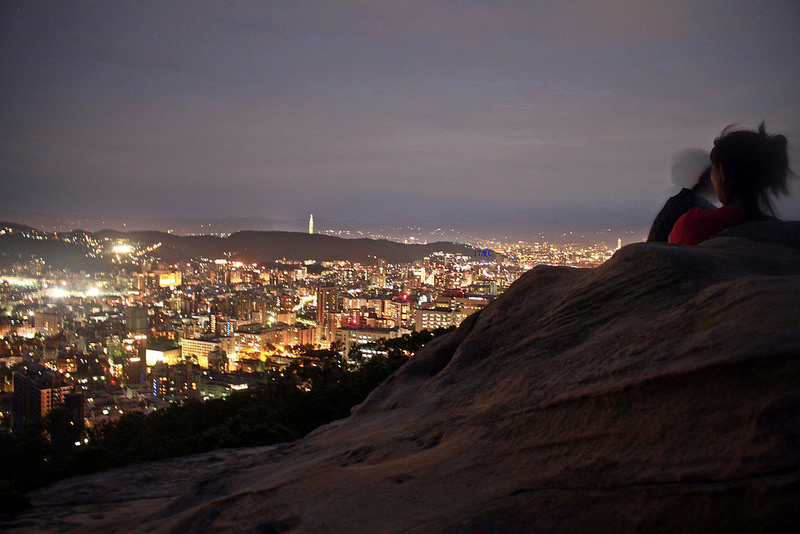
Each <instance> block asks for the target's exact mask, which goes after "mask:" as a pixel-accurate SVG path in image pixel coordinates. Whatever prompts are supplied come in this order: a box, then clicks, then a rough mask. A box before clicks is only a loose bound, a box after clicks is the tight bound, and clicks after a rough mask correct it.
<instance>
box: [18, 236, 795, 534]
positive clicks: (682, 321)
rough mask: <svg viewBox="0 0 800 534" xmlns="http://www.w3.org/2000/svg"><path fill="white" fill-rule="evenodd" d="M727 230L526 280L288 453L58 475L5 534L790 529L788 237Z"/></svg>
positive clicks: (791, 260) (636, 248)
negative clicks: (16, 533)
mask: <svg viewBox="0 0 800 534" xmlns="http://www.w3.org/2000/svg"><path fill="white" fill-rule="evenodd" d="M728 234H729V235H727V236H720V237H718V238H715V239H713V240H710V241H708V242H707V243H705V244H703V245H701V246H697V247H682V246H673V245H663V244H636V245H631V246H628V247H625V248H623V249H622V250H621V251H619V252H618V253H617V254H616V255H615V256H614V258H612V259H611V260H609V261H608V262H606V263H605V264H604V265H603V266H601V267H598V268H597V269H593V270H576V269H568V268H552V267H539V268H536V269H534V270H532V271H530V272H529V273H527V274H526V275H525V276H523V277H522V278H521V279H520V280H518V281H517V282H516V283H515V284H514V285H513V286H512V287H511V288H510V289H509V290H508V291H507V292H506V293H505V294H503V295H502V296H501V297H500V298H498V299H497V300H496V301H494V302H493V303H492V304H490V305H489V307H487V308H486V309H485V310H484V311H482V312H481V313H480V314H477V315H474V316H472V317H471V318H470V319H468V320H467V321H465V322H464V324H462V326H461V327H460V328H459V329H457V330H456V331H454V332H453V333H451V334H449V335H447V336H443V337H441V338H438V339H436V340H435V341H433V342H431V343H430V344H428V345H427V346H426V347H425V348H424V349H422V350H421V351H420V352H419V353H418V354H417V355H416V356H415V357H414V359H412V361H410V362H409V363H408V364H406V365H405V366H404V367H403V368H401V369H400V370H399V371H398V372H397V373H396V374H395V375H393V376H392V377H391V378H390V379H389V380H387V381H386V382H385V383H384V384H383V385H382V386H381V387H379V388H378V389H377V390H375V391H374V392H373V393H372V394H371V395H370V397H369V398H368V399H367V400H366V401H365V402H364V403H363V404H362V405H361V406H360V407H358V408H357V409H356V410H355V411H354V414H353V415H352V416H351V417H349V418H347V419H344V420H341V421H338V422H335V423H333V424H330V425H328V426H326V427H323V428H321V429H319V430H317V431H316V432H314V433H312V434H311V435H310V436H308V437H307V438H305V439H303V440H301V441H298V442H295V443H293V444H289V445H286V446H281V447H273V448H261V449H253V450H249V451H244V450H237V451H230V452H228V453H225V452H220V451H218V452H216V453H213V454H207V455H200V456H195V457H191V458H186V459H181V460H176V461H173V462H164V463H161V464H147V465H143V466H133V467H130V468H126V469H123V470H118V471H111V472H107V473H100V474H97V475H93V476H89V477H82V478H76V479H72V480H67V481H63V482H61V483H59V484H56V485H54V486H51V487H49V488H44V489H42V490H39V491H37V492H35V493H33V494H32V495H31V498H32V500H33V502H34V503H35V506H34V508H33V509H31V510H30V511H28V512H26V513H25V514H23V515H22V516H21V517H19V518H16V519H15V520H13V521H11V522H7V523H6V524H5V525H3V526H5V527H7V528H18V529H37V528H38V529H41V530H50V531H58V530H59V529H62V530H63V531H70V530H78V529H91V530H94V531H103V532H132V531H135V532H187V531H203V532H283V531H292V532H323V531H324V532H426V533H427V532H520V531H531V532H581V531H598V530H602V531H607V530H613V531H636V530H640V531H647V532H650V531H656V532H658V531H670V532H684V531H715V532H730V531H770V530H772V531H774V530H776V529H784V528H786V529H790V528H791V527H792V526H796V525H797V524H798V521H800V515H799V514H800V511H798V510H797V507H796V504H797V502H800V427H799V426H798V421H800V327H798V325H800V224H798V223H791V224H788V223H784V224H781V223H756V224H753V225H748V226H746V227H741V228H738V229H736V230H733V231H730V232H728ZM736 234H738V236H737V235H736ZM770 236H772V237H770ZM774 236H779V237H778V241H776V240H775V237H774Z"/></svg>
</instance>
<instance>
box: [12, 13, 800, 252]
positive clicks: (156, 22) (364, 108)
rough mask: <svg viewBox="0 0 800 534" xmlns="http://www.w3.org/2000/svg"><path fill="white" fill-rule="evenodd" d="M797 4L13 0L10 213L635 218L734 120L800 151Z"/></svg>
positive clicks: (550, 227) (789, 207) (552, 229)
mask: <svg viewBox="0 0 800 534" xmlns="http://www.w3.org/2000/svg"><path fill="white" fill-rule="evenodd" d="M798 26H800V3H798V2H797V1H796V0H785V1H774V2H769V3H760V2H759V3H755V2H744V1H729V2H725V3H710V2H700V1H675V2H659V3H655V2H645V3H642V2H607V3H595V2H580V1H545V2H527V1H510V2H501V3H483V2H475V3H473V2H450V3H446V2H436V1H428V0H412V1H408V2H387V1H383V0H376V1H372V2H355V1H336V0H332V1H326V2H311V1H297V2H269V3H262V2H236V3H219V2H191V3H186V2H155V1H142V2H130V3H118V2H102V3H88V4H87V3H77V4H76V3H67V2H54V1H42V2H35V3H34V2H3V3H2V5H0V124H2V127H0V162H2V163H0V191H2V194H0V220H4V221H13V222H20V223H25V224H31V225H37V223H38V225H39V226H42V225H48V226H51V227H52V226H57V225H64V224H70V223H72V222H75V223H76V224H74V227H81V226H82V225H81V224H80V222H81V221H84V223H85V224H84V226H85V227H87V229H90V230H93V229H97V228H98V227H100V226H101V223H104V222H105V221H106V220H107V221H108V222H109V224H108V225H107V226H108V227H113V228H118V229H120V230H124V229H126V228H128V227H129V226H140V224H139V223H140V222H142V225H143V226H142V227H148V224H150V225H151V226H150V227H151V228H156V227H157V229H161V230H165V231H167V230H169V229H170V228H169V227H168V226H169V225H170V224H171V222H174V221H181V220H182V221H187V220H188V221H194V222H192V223H191V224H190V225H189V226H187V228H190V227H191V228H194V227H195V226H199V225H201V224H202V225H205V224H207V222H209V221H223V220H228V221H229V220H232V219H238V220H239V221H240V222H243V221H272V222H275V221H277V222H276V223H275V224H272V223H270V224H272V227H271V228H267V227H264V226H269V224H265V225H262V227H258V225H257V224H250V225H249V227H250V228H251V229H287V230H288V229H294V230H295V231H299V232H307V231H308V222H309V214H311V213H313V214H314V225H315V226H314V232H315V233H324V232H325V231H326V230H334V229H337V228H344V227H347V228H352V229H355V228H358V227H367V226H369V225H377V226H381V225H383V226H385V225H413V224H419V225H424V226H425V227H426V228H427V227H431V228H432V229H436V228H437V227H441V228H443V229H445V228H446V227H447V226H450V227H452V228H453V230H454V231H457V232H462V233H465V234H470V235H475V234H477V233H478V232H481V233H483V234H488V233H497V232H500V233H502V232H504V231H505V232H510V230H509V229H511V228H514V229H516V230H514V232H517V231H519V233H518V234H515V236H516V235H518V236H519V238H520V239H528V240H533V239H535V238H536V236H537V235H539V234H540V233H543V232H544V233H549V234H551V235H559V234H560V233H565V232H569V231H574V232H577V233H578V234H591V235H594V234H596V233H598V232H600V233H602V232H606V233H611V234H613V235H611V236H610V237H609V239H608V241H609V242H614V243H615V242H616V240H617V239H618V238H622V239H623V241H625V240H626V236H628V237H629V238H631V239H633V236H641V235H645V233H646V230H647V227H648V226H649V224H650V222H651V221H652V218H653V216H654V215H655V213H656V212H657V211H658V209H659V208H660V207H661V205H662V204H663V202H664V201H665V200H666V198H667V197H668V196H669V195H670V194H672V193H675V192H677V191H676V190H675V188H674V186H673V185H672V184H671V182H670V176H669V174H670V161H671V158H672V155H673V154H674V153H675V152H677V151H679V150H681V149H684V148H700V149H703V150H708V149H710V147H711V145H712V143H713V139H714V138H715V137H716V136H717V135H719V133H720V131H721V130H722V129H723V128H724V127H725V126H727V125H728V124H730V123H739V124H740V125H741V126H742V127H748V128H754V127H756V126H757V124H758V123H759V122H760V121H761V120H765V121H766V125H767V130H768V132H771V133H782V134H784V135H786V136H787V138H788V139H789V148H790V162H791V163H792V165H793V166H794V168H795V169H798V168H800V150H799V149H798V147H800V106H798V105H797V95H798V94H800V56H799V55H798V54H797V50H799V49H800V31H799V30H800V28H798ZM791 190H792V192H793V193H794V196H793V197H790V198H789V199H787V200H783V201H780V202H778V203H777V207H778V211H779V215H780V216H781V217H782V218H785V219H800V187H799V186H798V185H797V181H796V180H795V181H793V182H792V184H791ZM45 221H54V222H45ZM159 221H161V222H164V223H165V224H164V226H161V223H160V222H159ZM195 223H196V224H195ZM234 226H235V224H234ZM280 226H283V228H280ZM242 227H243V228H245V227H248V225H247V224H243V225H242ZM204 229H205V227H203V229H198V230H197V231H203V230H204ZM504 229H505V230H504ZM214 230H215V229H213V228H212V230H211V231H210V232H209V233H212V232H213V231H214ZM448 238H451V237H448Z"/></svg>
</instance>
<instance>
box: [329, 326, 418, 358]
mask: <svg viewBox="0 0 800 534" xmlns="http://www.w3.org/2000/svg"><path fill="white" fill-rule="evenodd" d="M407 333H408V331H407V330H403V329H401V328H396V329H395V328H362V327H354V328H337V329H336V336H335V340H336V341H338V342H340V343H342V344H343V345H344V353H345V354H347V353H348V352H350V347H351V346H352V345H354V344H359V345H365V344H367V343H374V342H376V341H378V340H379V339H394V338H397V337H403V334H407Z"/></svg>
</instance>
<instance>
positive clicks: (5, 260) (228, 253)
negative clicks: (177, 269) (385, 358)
mask: <svg viewBox="0 0 800 534" xmlns="http://www.w3.org/2000/svg"><path fill="white" fill-rule="evenodd" d="M0 224H5V225H6V226H7V227H10V228H15V229H16V230H15V233H13V234H5V235H0V267H3V266H7V265H11V264H12V263H15V262H23V263H24V262H26V261H28V260H30V259H31V258H44V259H45V263H46V264H47V265H49V266H52V267H54V268H56V269H60V268H71V269H77V268H81V269H86V270H108V269H110V268H111V264H110V263H109V262H108V261H106V260H104V259H102V258H97V259H94V258H91V259H90V258H87V257H86V253H87V251H88V249H87V247H86V246H85V245H84V246H80V245H77V244H74V243H69V242H65V241H62V240H61V239H63V238H64V237H67V236H72V235H73V234H81V235H86V236H88V237H89V238H91V239H92V240H94V241H96V242H97V243H101V244H103V243H108V242H116V241H126V242H132V243H138V244H140V245H141V246H142V248H144V247H148V246H151V245H154V244H157V243H160V245H159V246H158V247H156V248H154V250H153V252H152V255H153V256H154V257H156V258H158V259H161V260H164V261H167V262H170V263H172V262H183V261H189V260H190V259H192V258H209V259H216V258H231V259H235V260H238V261H242V262H245V263H269V262H274V261H276V260H280V259H284V258H285V259H287V260H290V261H303V260H309V259H313V260H316V261H318V262H322V261H337V260H348V261H352V262H359V263H362V264H376V263H378V260H379V259H382V260H384V261H385V262H388V263H412V262H414V261H416V260H419V259H422V258H424V257H425V256H428V255H430V254H432V253H434V252H438V251H442V252H449V253H458V254H466V255H471V254H472V253H473V250H474V249H473V248H472V247H469V246H467V245H462V244H458V243H450V242H436V243H429V244H425V245H411V244H405V243H397V242H394V241H388V240H385V239H366V238H364V239H342V238H340V237H334V236H327V235H320V234H307V233H303V232H278V231H268V232H266V231H265V232H262V231H258V232H257V231H244V232H236V233H234V234H231V235H230V236H228V237H218V236H211V235H202V236H180V235H175V234H169V233H166V232H157V231H137V232H119V231H116V230H101V231H100V232H96V233H88V232H83V231H80V230H76V231H74V232H73V233H69V234H65V233H62V234H60V237H59V235H56V234H53V233H49V232H43V231H40V230H34V229H32V228H29V227H25V226H23V225H18V224H15V223H0ZM26 234H27V235H31V236H32V237H30V238H26V237H24V236H25V235H26ZM44 236H46V237H47V239H42V238H43V237H44Z"/></svg>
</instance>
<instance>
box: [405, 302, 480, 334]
mask: <svg viewBox="0 0 800 534" xmlns="http://www.w3.org/2000/svg"><path fill="white" fill-rule="evenodd" d="M466 316H467V315H466V314H465V313H464V312H463V311H462V310H461V309H460V307H458V308H419V309H417V313H416V322H415V328H416V330H417V332H419V331H422V330H429V331H432V330H435V329H437V328H447V327H450V326H458V325H459V324H461V321H463V320H464V318H465V317H466Z"/></svg>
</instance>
